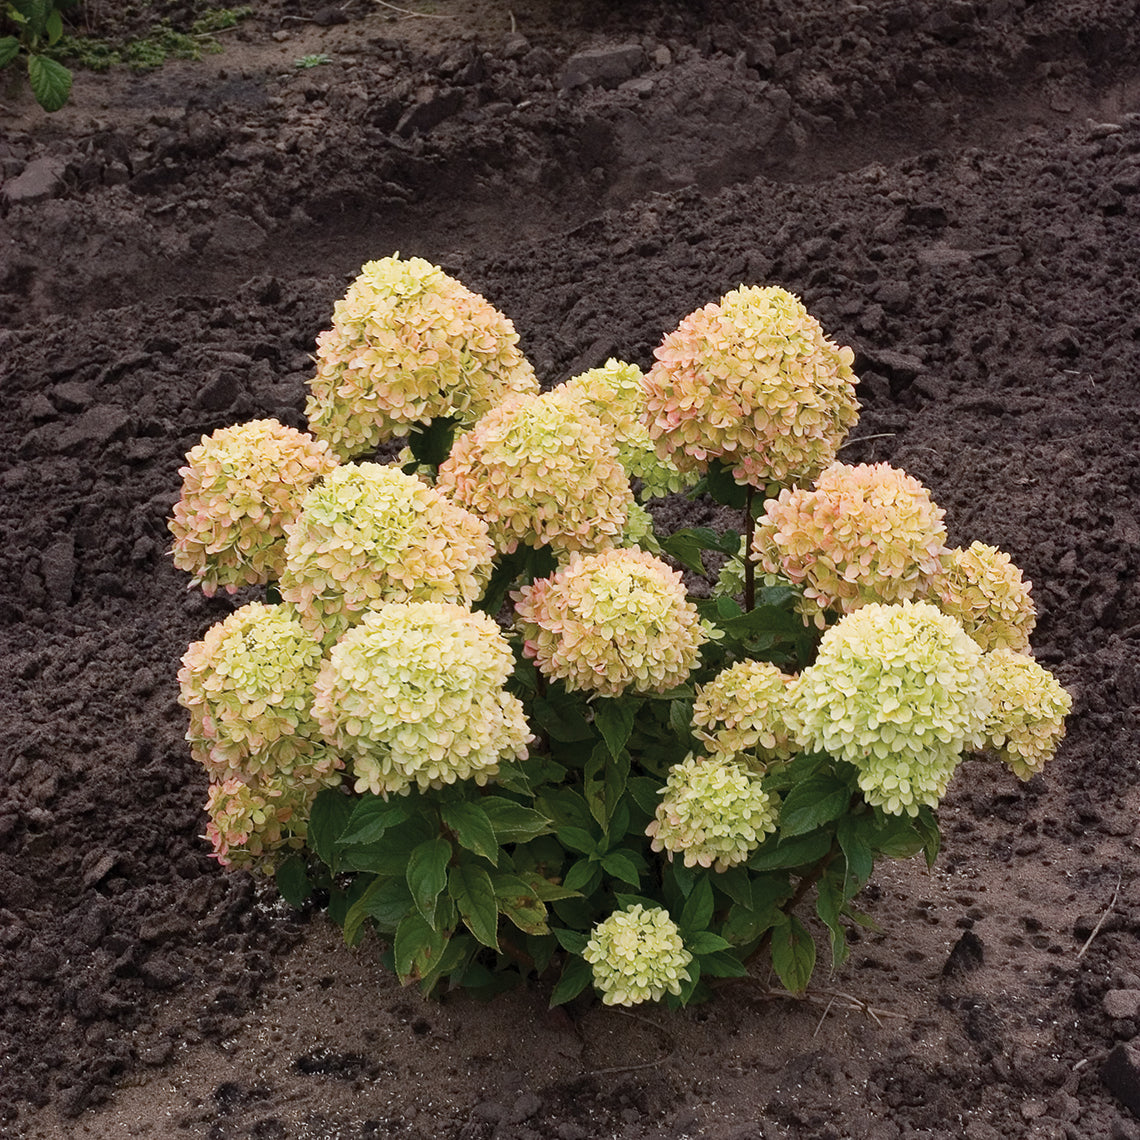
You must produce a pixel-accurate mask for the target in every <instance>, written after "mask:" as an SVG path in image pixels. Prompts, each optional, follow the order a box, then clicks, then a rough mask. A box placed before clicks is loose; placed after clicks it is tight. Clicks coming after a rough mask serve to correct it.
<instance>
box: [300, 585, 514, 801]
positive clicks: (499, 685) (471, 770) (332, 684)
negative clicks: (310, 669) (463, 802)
mask: <svg viewBox="0 0 1140 1140" xmlns="http://www.w3.org/2000/svg"><path fill="white" fill-rule="evenodd" d="M513 665H514V658H513V656H512V653H511V648H510V645H509V644H508V643H507V641H506V639H505V638H504V637H503V635H502V633H501V631H500V630H499V627H498V626H497V625H496V624H495V622H494V621H492V619H491V618H489V617H487V615H486V614H482V613H472V612H471V611H469V610H466V609H464V608H463V607H461V606H458V605H455V604H453V603H450V602H392V603H389V604H387V605H382V606H380V607H379V608H378V609H375V610H371V611H369V612H368V613H366V614H365V615H364V618H363V620H362V621H361V622H360V624H359V625H357V626H355V627H354V628H353V629H351V630H350V631H349V632H348V633H346V634H345V635H344V637H342V638H341V640H340V641H339V642H338V643H337V644H336V645H335V646H334V647H333V649H332V651H331V653H330V654H329V657H328V658H327V659H326V660H325V663H324V664H323V665H322V667H321V671H320V674H319V676H318V677H317V681H316V699H315V701H314V702H313V715H314V716H315V717H316V718H317V720H318V721H319V722H320V726H321V730H322V732H323V733H324V734H325V737H326V738H327V739H328V740H330V741H331V742H332V743H334V744H335V745H336V746H337V747H338V748H339V749H341V750H342V751H343V752H344V753H345V754H346V756H348V757H350V758H351V760H352V767H353V772H354V774H355V776H356V790H357V791H358V792H363V791H370V792H372V793H373V794H383V795H387V794H388V793H391V792H396V793H401V794H402V793H406V792H407V791H409V790H410V789H411V786H412V785H413V784H415V785H417V786H418V787H419V788H420V789H421V790H424V789H427V788H429V787H434V788H439V787H442V786H443V785H444V784H453V783H455V781H456V780H468V779H470V780H474V781H475V782H476V783H477V784H480V785H482V784H486V783H487V781H488V780H490V779H492V778H494V776H496V775H497V774H498V771H499V764H500V762H502V761H506V760H513V759H518V760H523V759H525V758H526V756H527V745H528V744H530V743H531V742H532V741H533V740H534V737H533V736H532V735H531V733H530V730H529V728H528V726H527V722H526V717H525V715H524V711H523V707H522V704H521V702H520V701H519V700H518V699H517V698H516V697H514V696H512V695H511V694H509V693H507V692H506V691H505V690H504V689H503V684H504V682H505V681H506V679H507V677H508V676H509V675H510V673H511V670H512V668H513Z"/></svg>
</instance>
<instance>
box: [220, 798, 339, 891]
mask: <svg viewBox="0 0 1140 1140" xmlns="http://www.w3.org/2000/svg"><path fill="white" fill-rule="evenodd" d="M317 790H318V789H317V787H315V786H312V785H309V784H304V783H297V782H295V781H294V780H292V779H290V778H288V777H283V776H272V777H264V778H259V779H254V780H243V779H241V778H240V777H237V776H231V777H229V778H228V779H226V780H223V781H222V782H220V783H214V784H211V785H210V792H209V798H208V799H207V801H206V812H207V814H208V815H209V817H210V819H209V823H207V824H206V835H205V838H206V839H208V840H209V841H210V843H211V845H212V846H213V848H214V851H213V855H214V858H216V859H217V860H218V862H219V863H220V864H221V865H222V866H223V867H230V868H233V869H235V870H238V869H243V870H250V871H263V872H266V873H272V871H273V869H274V867H275V866H276V865H277V863H278V862H279V861H280V860H281V859H282V858H283V857H284V856H286V855H288V854H289V852H291V851H299V850H300V849H301V848H302V847H304V845H305V837H306V834H307V831H308V822H309V813H310V811H311V809H312V806H313V800H314V799H315V798H316V795H317Z"/></svg>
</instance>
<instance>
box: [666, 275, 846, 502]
mask: <svg viewBox="0 0 1140 1140" xmlns="http://www.w3.org/2000/svg"><path fill="white" fill-rule="evenodd" d="M655 356H656V358H657V360H656V363H655V364H654V365H653V367H652V368H651V369H650V371H649V373H648V375H647V376H646V377H645V381H644V387H645V408H646V424H647V426H648V429H649V435H650V437H651V438H652V439H653V440H654V442H655V443H656V446H657V451H658V454H659V455H662V456H665V457H667V458H669V459H671V460H672V461H673V462H674V463H675V464H676V466H677V467H678V468H680V470H682V471H691V470H696V471H700V472H703V471H705V470H706V469H707V467H708V462H709V460H710V459H718V460H720V461H721V462H722V463H724V464H726V465H728V466H730V467H731V468H732V471H733V475H734V477H735V478H736V481H737V482H738V483H742V484H745V483H747V484H751V485H752V486H754V487H764V486H766V485H770V484H773V483H779V484H790V483H804V482H806V481H808V480H810V479H812V478H813V477H814V476H815V475H817V474H818V473H819V472H820V471H822V470H823V469H824V468H825V467H826V466H827V465H828V464H829V463H831V461H832V460H833V459H834V458H835V454H836V451H837V449H838V447H839V445H840V444H841V443H842V442H843V439H844V438H845V437H846V435H847V432H848V430H849V429H850V428H851V426H852V425H853V424H854V423H855V421H856V420H857V419H858V414H859V413H858V408H859V405H858V402H857V401H856V399H855V384H856V377H855V374H854V372H852V370H851V365H852V363H853V361H854V358H855V357H854V353H853V352H852V351H851V349H850V348H840V347H838V346H836V345H835V344H833V343H832V342H831V341H829V340H828V339H827V338H826V337H825V336H824V334H823V330H822V329H821V328H820V325H819V322H818V321H816V320H815V318H814V317H812V316H811V315H810V314H809V313H808V312H807V310H806V309H805V308H804V307H803V305H802V304H801V303H800V301H799V299H798V298H796V297H795V296H793V295H792V294H791V293H788V292H787V291H785V290H784V289H780V288H777V287H774V286H770V287H767V288H758V287H744V286H742V287H741V288H739V289H734V290H733V291H732V292H731V293H728V294H727V295H726V296H725V297H723V298H722V299H721V301H720V302H719V303H717V304H710V305H706V306H705V307H704V308H703V309H698V310H697V311H696V312H695V313H691V314H690V315H689V316H687V317H686V318H685V319H684V320H683V321H682V322H681V323H680V325H679V326H678V327H677V329H676V330H675V331H674V332H672V333H670V334H669V335H668V336H666V338H665V340H664V341H663V343H662V344H661V346H660V347H659V348H657V349H656V351H655Z"/></svg>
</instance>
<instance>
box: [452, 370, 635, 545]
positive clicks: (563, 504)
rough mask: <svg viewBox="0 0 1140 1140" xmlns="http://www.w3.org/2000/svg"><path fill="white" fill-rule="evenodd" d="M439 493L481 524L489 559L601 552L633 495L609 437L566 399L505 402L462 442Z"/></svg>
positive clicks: (560, 392) (620, 526) (558, 394)
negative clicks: (494, 553) (521, 549)
mask: <svg viewBox="0 0 1140 1140" xmlns="http://www.w3.org/2000/svg"><path fill="white" fill-rule="evenodd" d="M436 486H437V487H438V489H439V490H440V491H442V492H444V493H445V494H447V495H449V496H451V498H452V499H454V500H455V502H457V503H459V504H460V505H461V506H463V507H465V508H466V509H467V510H469V511H471V512H473V513H474V514H476V515H478V516H479V517H480V518H481V519H483V520H484V521H485V522H486V523H487V527H488V529H489V531H490V534H491V538H492V540H493V542H494V544H495V547H496V549H498V550H500V551H503V552H506V553H510V552H511V551H513V550H515V549H516V548H517V547H518V545H519V543H522V544H524V545H526V546H533V547H539V546H543V545H549V546H550V547H551V548H552V549H554V550H555V551H559V552H569V551H595V550H604V549H606V548H607V547H610V546H612V545H613V544H614V542H615V540H616V539H617V538H618V536H619V535H621V534H622V532H623V531H624V529H625V526H626V522H627V517H628V514H629V508H630V505H631V503H632V502H633V495H632V493H631V491H630V489H629V479H628V477H627V475H626V473H625V469H624V468H623V467H622V465H621V463H619V462H618V457H617V452H616V450H615V449H614V445H613V442H612V440H611V436H610V432H609V431H608V429H607V428H606V427H605V426H603V424H602V423H601V421H599V420H598V419H597V418H596V417H594V416H592V415H590V414H589V413H588V412H586V411H584V410H583V409H582V408H581V407H580V406H579V404H578V401H577V400H576V399H575V397H574V394H573V392H567V391H565V390H564V389H559V388H556V389H554V391H552V392H545V393H543V394H542V395H541V396H531V397H522V398H519V399H514V400H511V401H509V402H507V403H505V404H503V405H502V406H500V407H498V408H495V409H494V410H493V411H491V412H488V413H487V414H486V415H485V416H483V418H482V419H480V420H479V422H478V423H477V424H476V425H475V427H474V428H473V429H472V430H471V431H469V432H467V433H466V434H465V435H462V436H460V437H459V438H458V439H457V440H456V441H455V445H454V447H453V448H452V451H451V455H450V456H449V457H448V459H447V460H446V461H445V462H444V463H443V464H442V466H441V467H440V469H439V479H438V481H437V483H436Z"/></svg>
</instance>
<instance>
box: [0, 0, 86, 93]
mask: <svg viewBox="0 0 1140 1140" xmlns="http://www.w3.org/2000/svg"><path fill="white" fill-rule="evenodd" d="M77 3H78V0H4V2H3V4H2V5H0V29H2V28H4V27H9V28H11V29H12V30H13V31H14V34H13V35H7V36H2V37H0V68H5V67H7V66H8V65H9V64H10V63H14V62H15V61H16V60H17V59H19V58H20V57H21V56H22V57H23V58H24V60H25V63H26V66H27V69H28V82H29V83H30V84H31V87H32V94H33V95H34V96H35V97H36V102H37V103H39V105H40V106H41V107H43V109H44V110H45V111H58V110H59V109H60V107H62V106H63V105H64V104H65V103H66V102H67V98H68V96H69V95H70V94H71V72H70V71H69V70H68V69H67V68H66V67H64V66H63V64H61V63H60V62H59V61H58V60H55V59H53V58H52V57H51V55H50V54H49V49H50V48H52V47H54V46H55V45H56V44H58V43H59V41H60V38H61V37H62V35H63V13H64V12H66V11H67V10H68V9H69V8H74V7H75V6H76V4H77Z"/></svg>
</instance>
